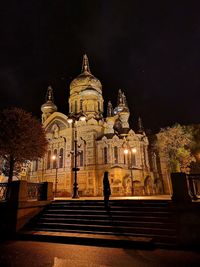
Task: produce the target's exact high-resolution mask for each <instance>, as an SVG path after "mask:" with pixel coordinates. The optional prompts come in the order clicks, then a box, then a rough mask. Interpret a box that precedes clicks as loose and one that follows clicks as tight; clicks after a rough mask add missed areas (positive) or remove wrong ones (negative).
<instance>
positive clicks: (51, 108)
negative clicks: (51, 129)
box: [41, 86, 57, 113]
mask: <svg viewBox="0 0 200 267" xmlns="http://www.w3.org/2000/svg"><path fill="white" fill-rule="evenodd" d="M41 111H42V112H43V113H53V112H55V111H57V106H56V105H55V104H54V102H53V89H52V87H51V86H49V87H48V89H47V94H46V103H44V104H43V105H42V106H41Z"/></svg>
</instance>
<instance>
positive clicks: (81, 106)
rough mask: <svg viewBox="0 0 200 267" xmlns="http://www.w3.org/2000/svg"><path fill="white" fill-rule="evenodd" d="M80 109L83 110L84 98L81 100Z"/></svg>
mask: <svg viewBox="0 0 200 267" xmlns="http://www.w3.org/2000/svg"><path fill="white" fill-rule="evenodd" d="M80 110H83V99H81V100H80Z"/></svg>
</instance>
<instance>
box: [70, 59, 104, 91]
mask: <svg viewBox="0 0 200 267" xmlns="http://www.w3.org/2000/svg"><path fill="white" fill-rule="evenodd" d="M88 89H90V90H96V91H97V92H99V93H100V94H101V93H102V85H101V82H100V81H99V80H98V79H97V78H96V77H94V76H93V75H92V73H91V72H90V67H89V61H88V58H87V55H84V56H83V65H82V72H81V74H80V75H79V76H78V77H76V78H75V79H74V80H73V81H72V82H71V83H70V95H72V94H74V93H80V92H81V91H84V90H88Z"/></svg>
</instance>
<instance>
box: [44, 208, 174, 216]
mask: <svg viewBox="0 0 200 267" xmlns="http://www.w3.org/2000/svg"><path fill="white" fill-rule="evenodd" d="M48 212H51V213H61V214H63V213H65V214H106V213H108V211H107V210H105V209H104V210H103V209H102V210H97V209H96V210H82V209H79V210H78V209H75V210H73V209H51V208H50V209H48ZM110 212H112V214H123V216H126V215H128V216H130V214H131V215H138V216H140V215H148V216H150V215H154V216H170V215H171V213H169V212H167V211H151V212H150V211H149V212H142V211H135V210H133V211H131V210H126V211H124V210H121V211H116V210H110Z"/></svg>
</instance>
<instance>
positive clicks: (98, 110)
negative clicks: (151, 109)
mask: <svg viewBox="0 0 200 267" xmlns="http://www.w3.org/2000/svg"><path fill="white" fill-rule="evenodd" d="M41 110H42V123H43V126H44V128H45V130H46V135H47V138H48V140H49V147H48V152H47V154H46V155H45V157H44V158H43V159H39V160H38V161H35V162H33V163H32V167H31V172H30V178H31V181H39V182H42V181H52V182H53V183H54V188H55V184H56V191H57V195H58V196H71V195H72V190H73V182H74V171H73V170H74V169H73V168H74V164H75V160H76V161H77V166H78V168H79V170H77V180H78V191H79V195H80V196H102V179H103V173H104V171H105V170H108V171H109V179H110V184H111V190H112V195H113V196H114V195H116V196H126V195H127V196H128V195H132V194H133V195H145V194H154V193H155V192H156V190H158V189H156V188H155V183H154V177H153V174H152V172H151V171H150V164H149V153H148V145H149V144H148V138H147V137H146V135H145V132H144V131H143V129H142V124H141V120H139V130H138V132H137V133H135V132H134V131H133V130H132V129H130V127H129V116H130V112H129V108H128V104H127V100H126V97H125V94H124V92H122V91H121V90H119V92H118V98H117V106H116V107H115V108H113V107H112V104H111V102H110V101H109V102H108V105H107V116H106V117H105V118H104V117H103V113H104V100H103V96H102V85H101V82H100V81H99V80H98V79H97V78H95V77H94V76H93V75H92V73H91V71H90V68H89V62H88V58H87V56H86V55H84V57H83V65H82V72H81V74H80V75H79V76H78V77H77V78H75V79H74V80H73V81H72V82H71V84H70V96H69V114H67V115H65V114H63V113H59V112H57V107H56V105H55V104H54V100H53V89H52V88H51V87H48V90H47V95H46V102H45V103H44V104H43V105H42V107H41ZM83 116H84V118H85V120H82V119H81V118H82V117H83ZM69 119H75V121H74V123H73V124H72V123H70V122H69V121H70V120H69ZM74 146H76V147H74ZM76 149H77V150H76ZM75 150H76V155H75ZM53 155H54V156H55V157H54V160H53V158H52V156H53ZM75 156H76V158H75Z"/></svg>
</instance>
